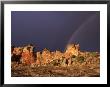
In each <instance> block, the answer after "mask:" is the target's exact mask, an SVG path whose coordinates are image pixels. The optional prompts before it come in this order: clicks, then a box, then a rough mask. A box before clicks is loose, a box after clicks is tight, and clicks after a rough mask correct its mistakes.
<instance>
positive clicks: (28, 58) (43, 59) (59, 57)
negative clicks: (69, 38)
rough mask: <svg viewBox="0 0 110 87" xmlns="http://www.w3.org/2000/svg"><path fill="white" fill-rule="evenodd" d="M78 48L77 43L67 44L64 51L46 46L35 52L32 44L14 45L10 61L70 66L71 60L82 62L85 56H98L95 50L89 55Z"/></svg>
mask: <svg viewBox="0 0 110 87" xmlns="http://www.w3.org/2000/svg"><path fill="white" fill-rule="evenodd" d="M79 48H80V46H79V44H77V45H75V44H69V45H68V46H67V48H66V51H65V52H64V53H62V52H61V51H58V50H56V51H54V52H51V51H49V50H48V49H46V48H45V49H44V50H43V51H42V52H36V53H35V52H34V51H33V50H34V46H33V45H30V44H29V45H27V46H24V47H14V48H13V49H12V61H14V60H16V62H21V63H23V64H27V65H32V64H35V65H38V66H45V65H47V64H50V63H51V64H53V65H60V66H65V65H68V66H70V65H72V63H73V61H76V60H77V61H80V62H82V61H84V60H85V58H86V57H89V56H91V55H97V56H99V55H98V53H96V52H94V53H91V55H90V54H89V53H87V52H81V51H80V49H79ZM34 53H35V55H36V56H35V55H34ZM88 55H89V56H88Z"/></svg>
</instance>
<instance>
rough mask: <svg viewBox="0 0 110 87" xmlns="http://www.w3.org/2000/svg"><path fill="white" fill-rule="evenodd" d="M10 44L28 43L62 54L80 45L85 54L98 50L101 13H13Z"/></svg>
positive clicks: (38, 48) (39, 48)
mask: <svg viewBox="0 0 110 87" xmlns="http://www.w3.org/2000/svg"><path fill="white" fill-rule="evenodd" d="M11 33H12V34H11V35H12V36H11V41H12V45H15V46H23V45H26V44H29V43H32V44H34V45H35V46H37V50H42V49H44V48H48V49H50V50H51V51H54V50H61V51H63V50H64V49H65V47H66V46H67V44H69V43H79V44H80V49H81V50H84V51H99V50H100V13H99V12H96V11H59V12H58V11H50V12H49V11H12V12H11Z"/></svg>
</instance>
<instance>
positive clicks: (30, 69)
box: [11, 63, 100, 77]
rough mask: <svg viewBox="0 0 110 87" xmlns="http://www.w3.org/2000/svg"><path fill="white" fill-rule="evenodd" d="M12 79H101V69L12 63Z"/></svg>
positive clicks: (83, 66)
mask: <svg viewBox="0 0 110 87" xmlns="http://www.w3.org/2000/svg"><path fill="white" fill-rule="evenodd" d="M11 76H12V77H99V76H100V67H99V66H95V67H91V66H87V65H84V64H83V65H81V66H78V65H76V66H65V67H61V66H29V65H23V64H17V63H12V65H11Z"/></svg>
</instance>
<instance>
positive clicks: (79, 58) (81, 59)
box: [77, 56, 85, 63]
mask: <svg viewBox="0 0 110 87" xmlns="http://www.w3.org/2000/svg"><path fill="white" fill-rule="evenodd" d="M77 61H78V62H80V63H82V62H84V61H85V58H84V57H83V56H80V57H77Z"/></svg>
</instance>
